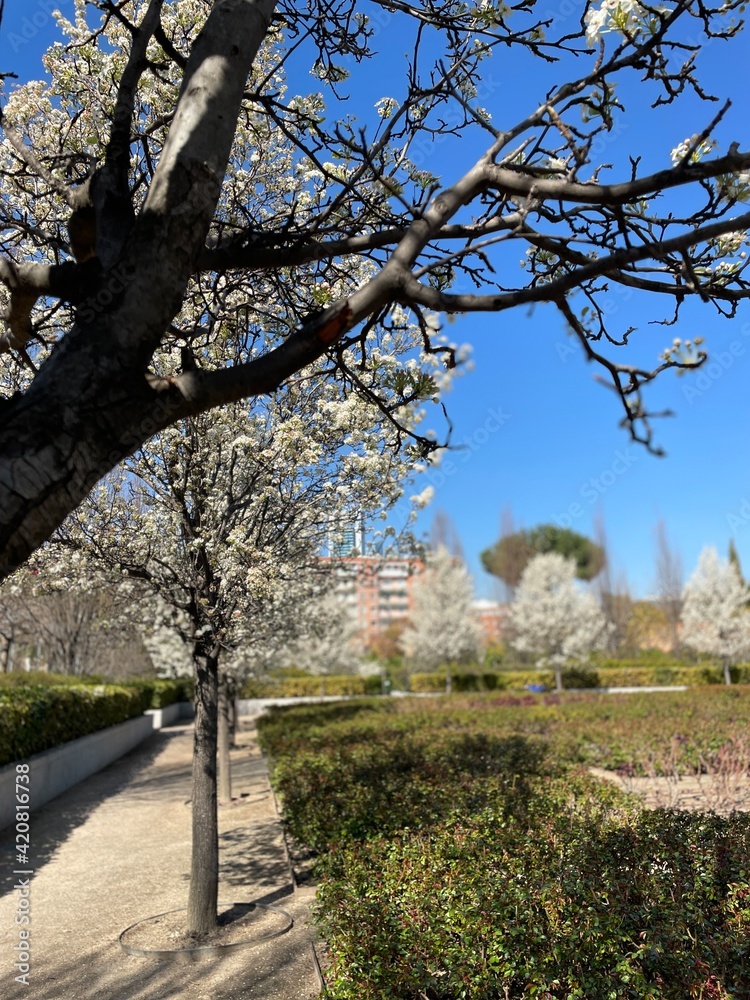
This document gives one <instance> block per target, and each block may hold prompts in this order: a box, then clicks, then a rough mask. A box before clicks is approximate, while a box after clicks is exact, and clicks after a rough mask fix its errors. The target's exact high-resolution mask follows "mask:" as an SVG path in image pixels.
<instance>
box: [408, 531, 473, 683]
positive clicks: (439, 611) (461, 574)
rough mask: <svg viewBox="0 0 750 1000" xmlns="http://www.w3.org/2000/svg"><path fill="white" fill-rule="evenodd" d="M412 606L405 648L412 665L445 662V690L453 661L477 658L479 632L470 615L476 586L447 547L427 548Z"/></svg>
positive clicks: (429, 667) (433, 666) (435, 666)
mask: <svg viewBox="0 0 750 1000" xmlns="http://www.w3.org/2000/svg"><path fill="white" fill-rule="evenodd" d="M412 594H413V602H414V603H413V607H412V610H411V614H410V616H409V624H408V625H407V626H406V628H405V629H404V632H403V635H402V642H403V647H404V653H405V655H406V657H407V659H408V660H409V661H410V663H411V665H412V666H413V667H417V668H421V669H422V670H437V669H438V668H439V667H441V666H445V671H446V674H445V686H446V691H450V689H451V666H452V665H454V664H457V663H467V662H475V661H476V660H477V659H478V658H479V655H480V650H481V633H480V629H479V626H478V625H477V623H476V622H475V621H474V619H473V618H472V617H471V603H472V600H473V597H474V589H473V585H472V581H471V577H470V576H469V574H468V572H467V570H466V567H465V566H464V565H463V563H461V562H459V561H458V560H457V559H456V558H455V557H454V556H452V555H451V553H450V552H448V550H447V549H444V548H440V549H438V551H437V552H433V553H430V554H429V555H428V557H427V565H426V567H425V570H424V572H423V573H422V574H421V575H420V576H419V577H417V579H416V580H415V581H414V588H413V591H412Z"/></svg>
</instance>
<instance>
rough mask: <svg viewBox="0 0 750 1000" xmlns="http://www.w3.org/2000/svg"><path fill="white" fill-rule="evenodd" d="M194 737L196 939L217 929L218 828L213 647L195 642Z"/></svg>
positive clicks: (191, 903)
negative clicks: (205, 646) (209, 647)
mask: <svg viewBox="0 0 750 1000" xmlns="http://www.w3.org/2000/svg"><path fill="white" fill-rule="evenodd" d="M194 660H195V666H196V678H195V737H194V747H193V817H192V818H193V831H192V832H193V848H192V856H191V864H190V891H189V894H188V907H187V932H188V934H190V935H192V936H194V937H196V938H200V937H203V936H205V935H206V934H210V933H211V931H212V930H214V929H215V927H216V909H217V903H218V893H219V832H218V817H217V811H216V810H217V804H216V746H217V716H218V697H219V661H218V655H217V650H215V649H206V648H203V646H202V644H201V642H200V641H199V642H198V643H197V644H196V648H195V652H194Z"/></svg>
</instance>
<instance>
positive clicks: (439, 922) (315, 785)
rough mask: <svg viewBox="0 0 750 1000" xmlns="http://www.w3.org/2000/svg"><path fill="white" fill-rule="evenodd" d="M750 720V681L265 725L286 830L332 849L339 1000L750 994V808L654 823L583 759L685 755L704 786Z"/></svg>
mask: <svg viewBox="0 0 750 1000" xmlns="http://www.w3.org/2000/svg"><path fill="white" fill-rule="evenodd" d="M537 676H538V675H537ZM749 718H750V692H749V691H748V689H747V688H740V687H738V688H736V689H731V688H714V689H712V690H709V691H698V690H692V691H686V692H675V693H671V694H670V693H666V694H662V695H659V696H653V695H645V694H644V695H638V694H635V695H629V696H627V697H623V698H612V699H609V698H608V699H602V698H599V697H596V696H594V695H593V694H592V695H590V696H587V695H575V696H571V697H566V696H565V695H563V696H562V697H559V698H558V697H555V698H550V697H548V696H545V695H541V696H536V697H535V696H532V695H529V694H524V695H523V696H522V697H518V696H517V695H512V694H504V693H498V694H485V695H480V696H477V695H458V696H455V697H454V698H451V699H434V700H432V699H431V700H429V701H426V700H424V699H377V700H375V699H372V700H370V701H369V702H366V701H359V702H347V703H338V704H336V703H334V704H326V705H315V706H306V707H304V708H294V709H291V710H290V709H283V710H277V711H274V712H273V713H271V714H270V715H269V716H266V717H264V718H263V719H261V720H260V723H259V731H260V737H261V743H262V745H263V747H264V749H265V750H266V751H267V752H269V753H270V754H271V755H272V757H273V759H274V773H273V781H274V785H275V787H276V789H277V790H278V791H279V792H280V794H281V798H282V802H283V808H284V817H285V820H286V823H287V827H288V829H289V831H290V833H291V834H292V836H293V837H295V838H296V839H297V840H299V841H301V842H303V843H306V844H308V845H310V846H311V847H312V848H313V849H314V850H315V851H317V852H318V866H317V871H318V875H319V877H320V880H321V883H320V886H319V889H318V896H317V900H318V901H317V904H316V915H317V920H318V923H319V926H320V927H321V929H322V931H323V934H324V937H325V939H326V942H327V945H328V950H329V954H330V957H331V966H330V969H329V970H328V973H327V976H328V985H327V989H326V991H325V995H326V997H328V998H330V1000H393V998H417V997H424V998H429V1000H459V998H464V1000H500V998H504V1000H527V998H537V1000H569V998H577V1000H584V998H585V1000H627V998H633V1000H637V998H649V1000H686V998H689V997H695V998H699V997H703V998H704V1000H709V998H714V1000H734V998H737V1000H739V998H740V997H748V996H750V966H749V965H748V961H747V953H748V940H750V878H749V877H748V867H747V858H748V856H750V815H747V814H734V815H732V816H730V817H728V818H723V817H719V816H715V815H700V814H680V813H675V812H671V811H668V810H657V811H655V812H647V811H645V810H643V809H642V807H641V805H640V803H639V802H637V801H636V800H634V799H633V798H631V797H629V796H625V795H623V794H622V793H621V792H620V791H618V790H617V789H616V788H614V787H613V786H612V785H610V784H608V783H605V782H598V781H595V780H593V779H592V778H591V777H590V776H588V775H587V774H585V773H584V772H583V771H582V769H581V766H580V763H579V762H580V761H581V760H582V759H583V760H584V761H585V762H586V763H588V762H600V763H603V764H604V765H605V766H607V764H609V765H610V766H611V764H612V761H613V759H616V758H619V759H620V760H621V761H622V762H623V763H629V764H630V766H634V765H635V764H637V761H638V759H639V757H638V755H639V754H640V753H641V752H642V750H643V748H644V746H645V745H651V746H652V747H653V748H654V749H657V750H658V748H659V747H661V749H662V750H663V751H664V752H665V753H668V754H669V755H670V760H672V757H673V754H674V750H675V747H677V748H679V750H680V753H681V754H683V759H681V762H680V768H681V770H680V773H690V771H691V769H692V767H693V766H694V764H695V761H696V758H700V759H704V760H705V759H706V756H707V755H708V754H709V753H710V752H711V748H712V747H713V748H720V747H721V745H723V744H725V743H726V741H727V740H740V741H742V740H743V739H746V736H745V734H746V730H747V722H748V719H749ZM691 761H692V763H691ZM672 762H673V763H674V761H672ZM682 767H684V768H686V771H685V772H683V770H682Z"/></svg>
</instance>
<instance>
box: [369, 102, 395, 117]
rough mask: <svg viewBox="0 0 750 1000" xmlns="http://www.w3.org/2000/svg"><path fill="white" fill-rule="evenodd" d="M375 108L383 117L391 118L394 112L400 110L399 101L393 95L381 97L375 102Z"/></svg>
mask: <svg viewBox="0 0 750 1000" xmlns="http://www.w3.org/2000/svg"><path fill="white" fill-rule="evenodd" d="M375 110H376V111H377V113H378V114H379V115H380V117H381V118H384V119H388V118H391V117H392V116H393V113H394V112H395V111H396V110H398V101H397V100H395V99H394V98H393V97H381V98H380V100H379V101H376V103H375Z"/></svg>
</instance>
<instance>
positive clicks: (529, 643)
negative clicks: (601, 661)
mask: <svg viewBox="0 0 750 1000" xmlns="http://www.w3.org/2000/svg"><path fill="white" fill-rule="evenodd" d="M509 622H510V626H511V629H512V631H513V638H512V640H511V641H512V644H513V646H514V647H515V648H516V649H517V650H518V651H519V652H521V653H532V654H534V655H535V656H536V657H537V665H538V666H539V667H552V668H553V670H554V671H555V687H556V690H557V691H561V690H562V668H563V667H564V666H565V664H566V663H569V662H570V661H571V660H580V659H582V658H583V657H586V656H588V655H589V654H590V653H591V652H593V651H594V650H596V649H605V648H606V645H607V642H608V639H609V631H610V630H609V626H608V624H607V621H606V619H605V617H604V614H603V613H602V610H601V608H600V607H599V606H598V604H597V603H596V600H595V599H594V597H593V595H592V594H590V593H587V592H583V591H581V590H580V589H579V588H578V587H577V586H576V564H575V562H574V561H573V560H572V559H566V558H565V557H564V556H562V555H560V554H559V553H558V552H547V553H544V554H542V555H537V556H534V558H533V559H532V560H531V561H530V562H529V564H528V565H527V567H526V569H525V570H524V571H523V575H522V576H521V581H520V583H519V585H518V589H517V591H516V596H515V599H514V600H513V603H512V604H511V606H510V616H509Z"/></svg>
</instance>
